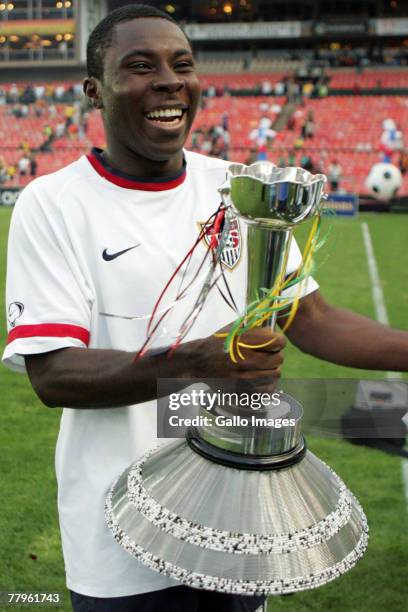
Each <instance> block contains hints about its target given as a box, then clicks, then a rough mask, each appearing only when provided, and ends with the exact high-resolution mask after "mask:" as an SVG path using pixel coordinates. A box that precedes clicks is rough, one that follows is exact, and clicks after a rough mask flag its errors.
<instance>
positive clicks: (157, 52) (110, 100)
mask: <svg viewBox="0 0 408 612" xmlns="http://www.w3.org/2000/svg"><path fill="white" fill-rule="evenodd" d="M101 95H102V104H103V108H102V113H103V118H104V123H105V129H106V130H107V132H108V134H109V136H110V139H111V142H112V140H113V141H114V142H116V143H118V144H119V145H122V146H124V147H125V148H127V149H129V150H130V151H132V152H134V153H136V154H137V155H139V156H141V157H143V158H145V159H149V160H151V161H167V160H169V159H171V158H172V156H174V155H175V154H177V153H178V152H180V151H181V149H182V147H183V145H184V143H185V141H186V138H187V136H188V133H189V130H190V128H191V125H192V123H193V120H194V117H195V114H196V111H197V106H198V102H199V97H200V85H199V81H198V77H197V74H196V70H195V65H194V59H193V54H192V50H191V47H190V45H189V43H188V41H187V39H186V37H185V36H184V34H183V32H182V31H181V30H180V29H179V28H178V27H177V26H176V25H174V24H172V23H171V22H169V21H167V20H165V19H160V18H138V19H133V20H131V21H126V22H123V23H119V24H118V25H117V26H116V27H115V30H114V37H113V41H112V45H111V46H110V47H109V48H108V49H107V50H106V54H105V60H104V76H103V81H102V84H101Z"/></svg>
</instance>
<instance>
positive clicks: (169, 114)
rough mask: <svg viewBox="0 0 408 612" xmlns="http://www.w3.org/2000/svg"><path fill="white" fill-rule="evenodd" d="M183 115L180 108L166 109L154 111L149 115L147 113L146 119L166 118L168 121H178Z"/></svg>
mask: <svg viewBox="0 0 408 612" xmlns="http://www.w3.org/2000/svg"><path fill="white" fill-rule="evenodd" d="M182 115H183V111H182V109H181V108H166V109H164V108H163V109H161V110H155V111H152V112H151V113H147V118H148V119H160V118H162V117H163V118H168V119H178V118H179V117H181V116H182Z"/></svg>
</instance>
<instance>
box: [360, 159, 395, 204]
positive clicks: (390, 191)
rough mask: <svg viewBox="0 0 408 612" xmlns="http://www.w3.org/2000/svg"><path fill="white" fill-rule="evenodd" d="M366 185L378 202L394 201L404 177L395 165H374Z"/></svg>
mask: <svg viewBox="0 0 408 612" xmlns="http://www.w3.org/2000/svg"><path fill="white" fill-rule="evenodd" d="M365 184H366V187H367V189H369V190H370V192H371V193H372V194H373V196H374V197H375V198H377V199H378V200H392V198H394V197H395V196H396V195H397V193H398V189H399V188H400V187H401V185H402V175H401V172H400V171H399V168H397V167H396V166H394V165H393V164H385V163H382V164H374V166H373V167H372V168H371V170H370V174H369V175H368V176H367V178H366V183H365Z"/></svg>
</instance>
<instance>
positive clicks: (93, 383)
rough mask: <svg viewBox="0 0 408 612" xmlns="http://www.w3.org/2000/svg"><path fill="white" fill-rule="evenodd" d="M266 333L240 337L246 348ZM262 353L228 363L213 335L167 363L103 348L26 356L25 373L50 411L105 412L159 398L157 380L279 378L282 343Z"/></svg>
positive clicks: (160, 358) (159, 357)
mask: <svg viewBox="0 0 408 612" xmlns="http://www.w3.org/2000/svg"><path fill="white" fill-rule="evenodd" d="M271 334H272V332H271V330H269V329H257V330H251V331H250V332H247V333H246V334H244V335H243V336H242V341H243V342H245V343H247V344H252V345H261V344H264V343H265V342H267V341H269V340H270V339H271V337H272V335H271ZM274 335H275V337H276V338H275V342H273V343H272V344H270V345H268V346H266V347H265V348H264V349H261V350H248V351H245V350H244V354H245V357H246V358H245V360H244V361H240V362H239V363H238V364H234V363H232V362H231V360H230V358H229V355H227V354H226V353H225V352H224V350H223V340H221V339H220V338H216V337H215V336H211V337H209V338H204V339H202V340H195V341H192V342H186V343H185V344H181V345H180V346H179V347H178V349H177V350H176V351H175V353H174V354H173V355H172V356H171V357H170V358H169V357H167V355H166V354H160V355H154V353H153V354H149V353H147V354H146V356H144V357H143V358H141V359H140V360H138V361H137V362H135V361H134V360H135V356H136V353H129V352H125V351H116V350H105V349H85V348H83V349H82V348H73V347H70V348H65V349H61V350H57V351H52V352H48V353H43V354H38V355H28V356H26V357H25V362H26V368H27V372H28V375H29V378H30V381H31V384H32V385H33V387H34V390H35V391H36V393H37V395H38V396H39V398H40V399H41V400H42V402H43V403H44V404H46V405H47V406H50V407H54V406H66V407H69V408H107V407H114V406H118V407H119V406H128V405H129V404H137V403H140V402H145V401H148V400H151V399H154V398H156V397H157V387H156V385H157V379H158V378H193V379H195V378H237V377H238V378H245V379H253V378H258V377H259V378H266V377H270V378H271V381H274V380H276V379H277V378H279V376H280V366H281V365H282V362H283V357H282V349H283V348H284V346H285V343H286V340H285V338H284V336H282V334H274Z"/></svg>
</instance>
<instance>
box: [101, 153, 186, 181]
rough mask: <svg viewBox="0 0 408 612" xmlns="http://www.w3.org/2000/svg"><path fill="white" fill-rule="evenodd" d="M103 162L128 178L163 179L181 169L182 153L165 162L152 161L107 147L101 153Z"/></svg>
mask: <svg viewBox="0 0 408 612" xmlns="http://www.w3.org/2000/svg"><path fill="white" fill-rule="evenodd" d="M102 156H103V158H104V160H105V162H106V163H107V164H108V165H109V166H111V167H112V168H114V169H115V170H119V171H120V172H123V173H125V174H128V175H130V176H134V177H139V178H154V177H157V178H165V177H167V176H169V177H170V176H174V175H175V174H177V173H178V172H180V171H181V170H182V168H183V159H184V157H183V151H180V152H178V153H177V154H176V155H174V156H172V157H171V158H170V159H168V160H165V161H153V160H150V159H146V158H144V157H141V156H138V155H137V154H135V153H133V152H130V151H123V150H120V151H119V150H116V149H115V148H114V147H112V146H108V147H107V148H106V149H105V150H104V151H103V153H102Z"/></svg>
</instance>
